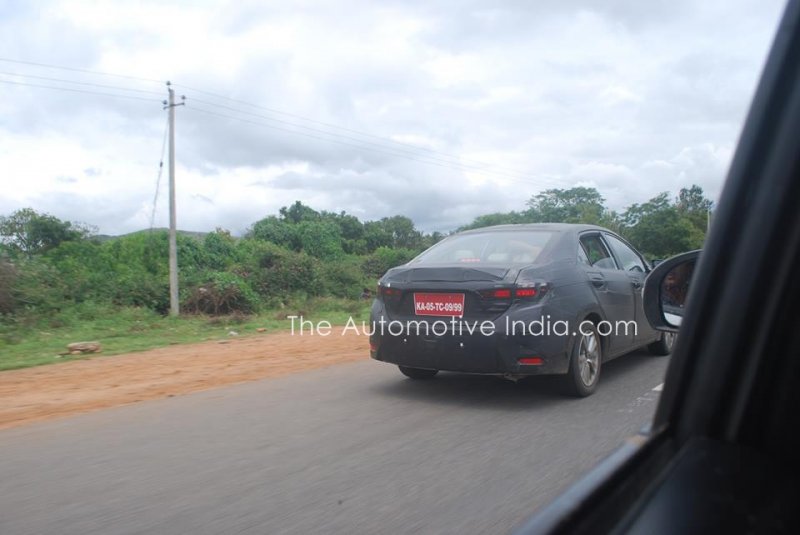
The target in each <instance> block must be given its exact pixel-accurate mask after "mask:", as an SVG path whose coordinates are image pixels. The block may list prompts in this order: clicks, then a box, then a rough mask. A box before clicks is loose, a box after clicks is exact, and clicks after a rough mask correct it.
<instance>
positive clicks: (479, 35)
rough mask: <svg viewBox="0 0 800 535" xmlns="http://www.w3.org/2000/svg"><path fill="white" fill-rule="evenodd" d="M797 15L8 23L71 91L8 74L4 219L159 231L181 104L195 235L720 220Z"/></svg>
mask: <svg viewBox="0 0 800 535" xmlns="http://www.w3.org/2000/svg"><path fill="white" fill-rule="evenodd" d="M783 7H784V2H783V1H779V0H730V1H728V0H726V1H703V2H690V1H685V2H684V1H681V0H669V1H653V0H651V1H647V2H642V1H639V0H631V1H629V2H625V1H620V0H618V1H607V2H595V1H589V0H583V1H581V0H566V1H565V0H562V1H559V2H543V1H540V2H525V1H511V2H501V1H485V2H469V1H444V2H428V1H420V2H401V1H397V2H393V1H382V2H359V1H354V0H341V1H336V2H324V3H323V2H286V1H282V2H263V1H233V2H228V3H225V2H200V1H179V2H175V1H173V2H168V1H159V2H148V1H135V2H134V1H117V0H115V1H114V2H102V3H100V2H98V3H95V2H93V1H84V2H81V1H60V2H59V1H30V0H3V1H2V2H0V58H3V59H5V60H16V61H22V62H33V63H41V64H48V65H56V66H61V67H67V68H69V69H73V70H65V69H55V68H50V67H43V66H36V65H30V64H25V63H17V62H9V61H0V72H2V74H0V81H4V82H16V84H10V83H0V173H2V174H1V175H0V176H2V194H0V214H3V215H7V214H9V213H10V212H12V211H13V210H16V209H18V208H21V207H25V206H30V207H33V208H34V209H36V210H39V211H44V212H48V213H51V214H53V215H56V216H58V217H60V218H62V219H68V220H78V221H84V222H87V223H90V224H94V225H96V226H97V227H99V231H100V232H101V233H105V234H120V233H125V232H130V231H133V230H139V229H142V228H147V227H149V226H150V220H151V214H152V210H153V199H154V194H155V191H156V179H157V174H158V162H159V159H160V155H161V148H162V140H163V136H164V128H165V119H166V112H165V111H163V110H162V106H161V104H160V101H161V100H162V99H163V98H164V97H165V96H166V86H165V85H164V81H166V80H171V81H172V82H173V83H174V84H175V89H176V91H177V93H178V95H185V96H186V97H187V99H186V106H185V107H179V108H177V110H176V116H177V129H176V145H177V184H178V226H179V228H181V229H186V230H212V229H214V228H215V227H223V228H227V229H229V230H231V231H232V232H234V233H235V234H240V233H242V232H243V231H244V230H245V229H246V228H247V227H248V226H249V225H251V224H252V223H253V222H254V221H256V220H258V219H260V218H262V217H264V216H266V215H270V214H275V213H276V212H277V210H278V209H279V208H280V207H281V206H284V205H288V204H290V203H292V202H293V201H294V200H297V199H300V200H302V201H303V202H304V203H306V204H309V205H311V206H312V207H314V208H316V209H325V210H331V211H337V212H338V211H342V210H344V211H347V212H348V213H352V214H354V215H356V216H358V217H359V218H361V219H379V218H381V217H386V216H391V215H395V214H403V215H407V216H409V217H411V218H412V219H413V220H414V221H415V222H416V223H417V225H418V227H420V228H422V229H424V230H426V231H432V230H441V231H448V230H452V229H453V228H455V227H457V226H459V225H462V224H465V223H468V222H469V221H471V220H472V218H474V217H475V216H477V215H480V214H484V213H489V212H498V211H508V210H519V209H523V208H524V206H525V201H526V200H527V199H529V198H530V197H531V196H532V195H534V194H536V193H538V192H540V191H542V190H544V189H547V188H552V187H558V188H570V187H573V186H576V185H583V186H592V187H596V188H597V189H598V190H599V191H600V192H601V193H602V194H603V195H604V196H605V198H606V200H607V202H608V205H609V206H610V207H611V208H614V209H621V208H624V207H625V206H627V205H629V204H630V203H633V202H643V201H646V200H647V199H649V198H650V197H652V196H654V195H656V194H658V193H659V192H662V191H670V192H671V193H675V192H677V190H678V189H679V188H681V187H683V186H688V185H691V184H693V183H696V184H699V185H701V186H702V187H703V188H704V189H705V191H706V193H707V194H708V195H709V196H710V197H712V198H716V197H717V196H718V195H719V192H720V190H721V187H722V183H723V181H724V178H725V174H726V171H727V167H728V164H729V162H730V159H731V156H732V153H733V150H734V148H735V144H736V141H737V138H738V135H739V132H740V130H741V126H742V123H743V120H744V116H745V114H746V112H747V107H748V104H749V101H750V99H751V98H752V95H753V92H754V90H755V84H756V81H757V78H758V75H759V73H760V71H761V68H762V66H763V63H764V61H765V58H766V54H767V51H768V47H769V45H770V43H771V40H772V37H773V34H774V32H775V28H776V26H777V23H778V20H779V16H780V14H781V11H782V9H783ZM81 70H83V71H96V72H103V73H114V74H118V75H124V76H126V77H120V76H104V75H100V74H91V73H88V72H82V71H81ZM67 81H71V82H79V84H76V83H67ZM19 84H29V85H19ZM30 84H35V85H39V86H50V87H61V88H72V89H77V90H82V91H93V92H100V93H111V94H117V95H122V94H124V95H129V96H135V97H138V98H143V99H145V100H138V99H128V98H116V97H111V96H106V95H98V94H89V93H81V92H68V91H58V90H52V89H46V88H42V87H32V86H31V85H30ZM92 84H94V85H92ZM99 86H113V87H99ZM120 88H121V89H120ZM131 90H136V91H131ZM150 92H153V93H150ZM222 97H227V99H231V100H226V98H222ZM276 112H283V114H281V113H276ZM312 121H315V122H312ZM365 134H366V135H365ZM166 186H167V176H166V171H165V173H164V176H163V177H162V180H161V187H160V193H159V195H158V202H157V209H156V212H155V225H156V226H166V225H167V220H168V213H167V187H166Z"/></svg>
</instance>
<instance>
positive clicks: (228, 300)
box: [182, 271, 259, 316]
mask: <svg viewBox="0 0 800 535" xmlns="http://www.w3.org/2000/svg"><path fill="white" fill-rule="evenodd" d="M204 278H205V280H206V282H205V283H204V284H199V285H195V286H193V287H190V288H188V289H187V290H185V291H184V296H183V304H182V308H183V310H184V311H185V312H187V313H190V314H191V313H196V314H197V313H201V314H209V315H212V316H218V315H221V314H226V315H227V314H233V313H237V312H238V313H242V314H250V313H253V312H256V311H257V310H258V308H259V298H258V295H257V294H256V293H255V292H254V291H253V289H252V288H250V286H249V285H248V284H247V282H246V281H245V280H244V279H243V278H242V277H240V276H239V275H236V274H235V273H229V272H224V271H215V272H210V273H207V274H206V275H205V277H204Z"/></svg>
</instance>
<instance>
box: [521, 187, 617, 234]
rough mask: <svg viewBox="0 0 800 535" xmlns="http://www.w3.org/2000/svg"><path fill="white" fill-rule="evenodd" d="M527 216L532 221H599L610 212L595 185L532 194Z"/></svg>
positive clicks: (598, 222) (596, 223)
mask: <svg viewBox="0 0 800 535" xmlns="http://www.w3.org/2000/svg"><path fill="white" fill-rule="evenodd" d="M527 204H528V211H527V212H525V219H527V220H529V221H530V222H533V223H589V224H594V225H600V224H602V223H604V222H605V221H606V220H607V219H608V217H609V215H608V214H607V212H608V210H607V209H606V207H605V199H603V196H602V195H600V193H599V192H598V191H597V190H596V189H595V188H585V187H582V186H578V187H574V188H571V189H548V190H545V191H544V192H542V193H539V194H538V195H535V196H533V197H531V198H530V200H529V201H528V203H527Z"/></svg>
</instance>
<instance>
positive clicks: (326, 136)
mask: <svg viewBox="0 0 800 535" xmlns="http://www.w3.org/2000/svg"><path fill="white" fill-rule="evenodd" d="M0 61H4V62H9V63H16V64H21V65H32V66H37V67H45V68H51V69H60V70H65V71H71V72H81V73H87V74H94V75H101V76H113V77H118V78H125V79H131V80H138V81H145V82H157V83H161V81H160V80H154V79H151V78H142V77H137V76H130V75H123V74H116V73H109V72H103V71H94V70H89V69H80V68H74V67H65V66H60V65H52V64H47V63H37V62H31V61H22V60H13V59H9V58H0ZM0 74H2V75H6V76H19V77H26V78H33V79H39V80H46V81H52V82H61V83H68V84H76V85H83V86H89V87H97V88H101V89H114V90H117V91H132V92H137V93H146V94H153V95H160V94H161V93H157V92H155V91H148V90H143V89H134V88H126V87H121V86H112V85H105V84H96V83H93V82H80V81H72V80H66V79H62V78H51V77H45V76H37V75H26V74H19V73H8V72H0ZM0 83H6V84H13V85H20V86H28V87H36V88H40V89H50V90H57V91H68V92H73V93H85V94H93V95H101V96H110V97H116V98H127V99H134V100H144V101H148V102H152V100H153V99H149V98H145V97H137V96H133V95H124V94H118V93H108V92H100V91H90V90H83V89H76V88H69V87H59V86H51V85H43V84H34V83H28V82H18V81H12V80H0ZM173 85H174V86H179V87H184V88H185V89H188V90H190V91H194V92H196V93H200V94H205V95H209V96H211V97H214V98H217V99H222V100H227V101H230V102H234V103H236V104H240V105H243V106H248V107H251V108H255V109H260V110H264V111H266V112H268V113H272V114H279V115H283V116H286V117H292V118H294V119H298V120H301V121H306V122H309V123H312V124H317V125H320V126H324V127H326V128H329V129H334V130H339V131H342V132H349V133H352V134H354V135H356V136H361V137H353V136H351V135H346V134H342V133H339V132H336V131H330V130H324V129H320V128H314V127H311V126H307V125H303V124H298V123H296V122H292V121H287V120H283V119H278V118H275V117H270V116H267V115H262V114H257V113H253V112H249V111H245V110H243V109H240V108H235V107H232V106H226V105H224V104H220V103H215V102H209V101H206V100H202V99H197V98H193V99H192V100H193V101H195V102H198V103H200V104H205V105H207V106H211V107H214V108H219V109H225V110H228V111H230V112H233V113H236V114H242V115H246V116H250V117H255V118H257V119H260V120H263V121H270V122H273V123H278V124H281V125H285V126H287V127H291V128H283V127H280V126H275V125H270V124H265V123H263V122H257V121H250V120H247V119H244V118H241V117H235V116H231V115H226V114H221V113H215V112H213V111H210V110H207V109H202V108H198V107H193V109H195V110H197V111H200V112H202V113H206V114H209V115H214V116H217V117H220V118H226V119H232V120H238V121H241V122H245V123H250V124H253V125H256V126H262V127H265V128H271V129H273V130H279V131H283V132H288V133H291V134H295V135H302V136H305V137H309V138H313V139H318V140H321V141H327V142H331V143H337V144H339V145H345V146H350V147H354V148H358V149H362V150H371V151H374V152H381V153H384V154H388V155H391V156H395V157H400V158H405V159H408V160H412V161H416V162H419V163H424V164H427V165H436V166H437V167H443V168H450V169H456V170H460V171H471V172H483V173H485V174H486V175H487V176H494V177H496V178H503V179H507V180H512V181H515V182H524V183H528V184H533V185H537V186H541V185H542V184H544V185H554V184H556V182H555V181H553V180H552V179H543V178H539V179H538V180H536V181H533V180H530V179H529V178H528V177H529V175H527V174H525V173H521V172H519V171H516V170H511V169H509V168H503V167H500V166H495V165H492V164H489V163H486V162H481V161H477V160H472V159H468V158H463V157H461V156H457V155H453V154H448V153H445V152H441V151H437V150H434V149H429V148H427V147H420V146H417V145H413V144H410V143H404V142H400V141H396V140H393V139H390V138H385V137H381V136H377V135H374V134H370V133H367V132H361V131H358V130H354V129H350V128H345V127H341V126H337V125H334V124H331V123H326V122H323V121H317V120H315V119H311V118H308V117H303V116H301V115H296V114H293V113H288V112H284V111H281V110H277V109H274V108H268V107H266V106H260V105H257V104H253V103H250V102H246V101H243V100H238V99H234V98H230V97H226V96H224V95H220V94H217V93H213V92H210V91H205V90H202V89H198V88H194V87H190V86H186V85H183V84H173ZM296 129H302V130H307V131H308V132H300V131H298V130H296ZM309 132H311V133H309ZM317 134H319V135H317ZM361 138H371V139H375V140H378V141H380V143H376V142H373V141H368V140H366V139H361ZM342 139H344V140H348V141H350V142H348V141H342ZM435 155H440V156H443V158H442V157H437V156H435ZM462 162H471V163H472V164H473V165H470V164H467V163H462ZM499 170H505V172H498V171H499Z"/></svg>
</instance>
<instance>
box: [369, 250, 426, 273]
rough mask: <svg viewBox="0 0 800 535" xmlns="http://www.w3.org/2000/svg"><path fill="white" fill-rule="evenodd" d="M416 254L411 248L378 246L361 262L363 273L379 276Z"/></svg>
mask: <svg viewBox="0 0 800 535" xmlns="http://www.w3.org/2000/svg"><path fill="white" fill-rule="evenodd" d="M417 254H418V252H417V251H414V250H412V249H402V248H401V249H390V248H389V247H378V248H377V249H375V252H373V253H372V254H371V255H369V256H367V257H366V258H365V259H364V260H363V263H362V269H363V271H364V274H365V275H367V276H368V277H372V278H376V279H377V278H380V277H382V276H383V274H384V273H386V272H387V271H389V270H390V269H391V268H393V267H396V266H401V265H403V264H405V263H406V262H408V261H409V260H411V259H412V258H414V257H415V256H416V255H417Z"/></svg>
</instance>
